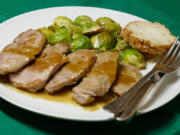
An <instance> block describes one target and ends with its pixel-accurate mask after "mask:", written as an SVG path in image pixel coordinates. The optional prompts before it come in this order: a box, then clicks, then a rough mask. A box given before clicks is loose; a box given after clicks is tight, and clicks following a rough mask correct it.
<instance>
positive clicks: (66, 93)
mask: <svg viewBox="0 0 180 135" xmlns="http://www.w3.org/2000/svg"><path fill="white" fill-rule="evenodd" d="M0 83H2V84H3V85H5V86H6V87H8V88H10V89H11V90H15V91H17V92H19V93H22V94H25V95H27V96H31V97H33V98H41V99H45V100H50V101H55V102H63V103H66V104H72V105H73V106H76V107H80V108H83V109H84V110H87V111H96V110H99V109H101V108H102V107H103V106H105V105H107V104H108V103H110V102H112V101H113V100H114V99H116V98H117V96H116V95H114V94H112V93H108V94H106V96H104V97H99V98H97V99H96V100H95V102H93V103H91V104H89V105H86V106H81V105H79V104H78V103H76V102H75V101H74V100H73V98H72V95H73V93H72V87H65V88H63V89H62V90H60V91H59V92H57V93H55V94H48V93H47V92H45V91H44V90H42V91H40V92H37V93H30V92H28V91H25V90H21V89H17V88H15V87H13V86H12V85H11V84H10V83H9V80H8V79H7V77H1V76H0Z"/></svg>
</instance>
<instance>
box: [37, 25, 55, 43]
mask: <svg viewBox="0 0 180 135" xmlns="http://www.w3.org/2000/svg"><path fill="white" fill-rule="evenodd" d="M38 31H40V32H41V33H43V35H44V36H45V37H46V39H47V41H48V42H49V38H50V37H51V36H52V35H53V31H52V30H51V29H50V28H46V27H42V28H39V29H38Z"/></svg>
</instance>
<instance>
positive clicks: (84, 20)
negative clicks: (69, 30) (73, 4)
mask: <svg viewBox="0 0 180 135" xmlns="http://www.w3.org/2000/svg"><path fill="white" fill-rule="evenodd" d="M92 22H93V20H92V19H91V18H90V17H89V16H86V15H81V16H78V17H77V18H76V19H75V20H74V24H76V25H79V26H81V27H82V26H83V25H85V24H87V23H92Z"/></svg>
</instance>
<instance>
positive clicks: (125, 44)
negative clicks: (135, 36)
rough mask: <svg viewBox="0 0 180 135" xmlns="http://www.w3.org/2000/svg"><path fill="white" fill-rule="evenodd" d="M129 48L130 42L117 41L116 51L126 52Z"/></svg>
mask: <svg viewBox="0 0 180 135" xmlns="http://www.w3.org/2000/svg"><path fill="white" fill-rule="evenodd" d="M127 48H131V46H130V45H129V43H128V42H126V41H125V40H124V39H122V38H121V39H120V38H119V39H117V42H116V45H115V47H114V49H115V50H119V51H124V50H125V49H127Z"/></svg>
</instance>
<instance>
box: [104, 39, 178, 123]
mask: <svg viewBox="0 0 180 135" xmlns="http://www.w3.org/2000/svg"><path fill="white" fill-rule="evenodd" d="M178 38H179V37H177V40H176V41H175V42H174V44H173V45H172V47H171V48H170V49H169V51H168V52H167V54H166V55H165V56H164V57H163V58H162V59H161V60H160V61H159V62H158V63H157V64H156V66H155V67H154V68H153V69H152V70H151V71H150V72H149V73H148V74H147V75H145V76H144V77H143V78H142V79H141V80H140V81H138V82H137V83H136V84H135V85H134V86H133V87H132V88H131V89H130V90H129V91H128V92H127V93H126V94H125V95H123V96H121V97H119V98H118V99H117V100H115V101H113V102H112V103H110V104H108V105H106V106H105V107H104V109H105V110H107V111H109V112H112V113H114V117H115V119H116V120H119V121H126V120H128V119H130V118H131V117H132V116H133V114H134V113H135V112H136V110H137V108H138V106H139V104H140V102H141V101H142V99H143V97H144V96H145V95H146V93H147V92H148V91H149V90H150V89H151V88H152V87H153V86H154V85H155V84H156V83H157V82H158V81H159V80H160V79H161V78H162V76H164V74H166V73H170V72H173V71H175V70H176V69H177V68H178V66H179V65H180V53H179V52H180V43H179V41H178Z"/></svg>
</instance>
